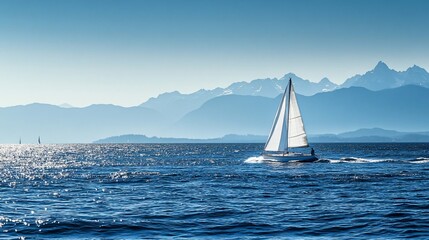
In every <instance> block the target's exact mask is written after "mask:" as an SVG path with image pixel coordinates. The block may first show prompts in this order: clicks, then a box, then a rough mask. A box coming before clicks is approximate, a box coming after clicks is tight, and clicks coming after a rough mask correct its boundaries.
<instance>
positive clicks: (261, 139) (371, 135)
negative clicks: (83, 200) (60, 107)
mask: <svg viewBox="0 0 429 240" xmlns="http://www.w3.org/2000/svg"><path fill="white" fill-rule="evenodd" d="M308 139H309V142H310V144H311V143H329V142H333V143H336V142H338V143H340V142H429V132H398V131H394V130H385V129H382V128H365V129H359V130H356V131H352V132H345V133H340V134H319V135H309V136H308ZM266 140H267V136H262V135H237V134H229V135H225V136H223V137H221V138H208V139H194V138H160V137H147V136H145V135H136V134H128V135H121V136H114V137H108V138H104V139H100V140H97V141H95V142H94V143H265V141H266Z"/></svg>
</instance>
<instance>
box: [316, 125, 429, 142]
mask: <svg viewBox="0 0 429 240" xmlns="http://www.w3.org/2000/svg"><path fill="white" fill-rule="evenodd" d="M309 141H310V142H429V132H398V131H393V130H385V129H381V128H365V129H359V130H356V131H352V132H346V133H341V134H337V135H335V134H321V135H313V136H310V137H309Z"/></svg>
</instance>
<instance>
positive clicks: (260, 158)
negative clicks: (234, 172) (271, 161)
mask: <svg viewBox="0 0 429 240" xmlns="http://www.w3.org/2000/svg"><path fill="white" fill-rule="evenodd" d="M244 162H245V163H263V162H265V159H264V157H263V156H257V157H249V158H247V159H246V160H244Z"/></svg>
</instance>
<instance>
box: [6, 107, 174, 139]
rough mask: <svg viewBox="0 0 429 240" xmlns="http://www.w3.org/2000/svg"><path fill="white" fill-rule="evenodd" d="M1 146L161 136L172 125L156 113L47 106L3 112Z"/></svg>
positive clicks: (121, 108) (103, 108)
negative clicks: (131, 135) (129, 133)
mask: <svg viewBox="0 0 429 240" xmlns="http://www.w3.org/2000/svg"><path fill="white" fill-rule="evenodd" d="M0 116H1V117H0V126H2V127H1V132H0V143H18V140H19V139H20V138H21V139H22V143H36V141H37V137H38V136H40V137H41V139H42V142H43V143H81V142H91V141H93V140H94V139H97V138H102V137H105V136H113V135H120V134H123V133H124V132H133V133H146V134H160V133H162V131H163V128H166V126H168V125H169V124H171V122H169V121H168V120H167V119H165V118H164V117H163V116H162V115H161V114H160V113H158V112H156V111H155V110H152V109H148V108H144V107H131V108H124V107H119V106H114V105H91V106H89V107H85V108H62V107H58V106H53V105H48V104H30V105H25V106H14V107H5V108H0Z"/></svg>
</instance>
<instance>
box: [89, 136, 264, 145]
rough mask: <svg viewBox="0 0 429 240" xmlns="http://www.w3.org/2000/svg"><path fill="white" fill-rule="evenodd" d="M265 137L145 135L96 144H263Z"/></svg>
mask: <svg viewBox="0 0 429 240" xmlns="http://www.w3.org/2000/svg"><path fill="white" fill-rule="evenodd" d="M265 140H266V137H265V136H256V135H235V134H229V135H225V136H223V137H221V138H209V139H194V138H160V137H147V136H145V135H135V134H128V135H121V136H114V137H108V138H104V139H100V140H97V141H95V142H94V143H263V142H265Z"/></svg>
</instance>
